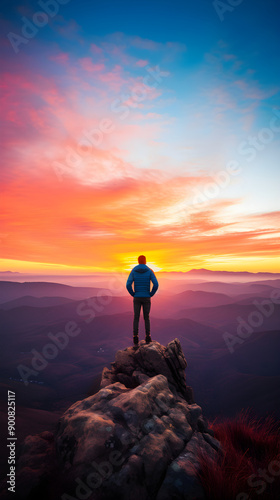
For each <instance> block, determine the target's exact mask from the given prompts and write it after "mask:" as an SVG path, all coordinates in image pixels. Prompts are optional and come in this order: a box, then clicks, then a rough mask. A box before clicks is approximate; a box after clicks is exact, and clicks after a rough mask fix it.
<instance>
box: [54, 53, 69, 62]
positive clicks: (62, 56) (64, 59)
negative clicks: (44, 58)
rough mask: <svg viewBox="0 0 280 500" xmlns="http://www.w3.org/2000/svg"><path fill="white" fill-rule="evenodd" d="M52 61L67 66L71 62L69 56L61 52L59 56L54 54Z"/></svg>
mask: <svg viewBox="0 0 280 500" xmlns="http://www.w3.org/2000/svg"><path fill="white" fill-rule="evenodd" d="M50 60H51V61H55V62H57V63H59V64H65V63H66V62H68V60H69V54H67V53H66V52H59V53H58V54H54V55H53V56H51V57H50Z"/></svg>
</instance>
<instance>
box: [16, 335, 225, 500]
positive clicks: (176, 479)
mask: <svg viewBox="0 0 280 500" xmlns="http://www.w3.org/2000/svg"><path fill="white" fill-rule="evenodd" d="M186 366H187V362H186V359H185V356H184V353H183V351H182V348H181V344H180V341H179V340H178V339H177V338H176V339H175V340H173V341H172V342H170V343H169V344H168V345H167V346H163V345H161V344H159V343H158V342H151V343H150V344H146V343H145V342H144V341H142V342H140V344H139V347H138V348H137V349H135V348H134V347H128V348H126V349H124V350H120V351H117V353H116V356H115V361H114V362H113V363H111V369H109V368H107V367H104V369H103V371H102V380H101V384H100V390H99V391H98V392H97V393H96V394H94V395H92V396H90V397H87V398H86V399H83V400H81V401H77V402H76V403H75V404H73V405H72V406H71V407H70V408H69V409H68V410H67V411H66V412H65V413H64V414H63V415H62V417H61V418H60V420H59V422H58V425H57V430H56V432H55V434H54V435H52V434H51V433H49V432H45V433H42V434H40V435H38V436H28V437H27V438H26V439H25V441H24V443H23V445H22V449H21V455H20V457H19V460H18V478H17V480H18V487H19V488H18V489H20V491H21V493H20V495H21V496H20V498H24V499H28V500H29V499H30V500H31V499H33V497H34V498H35V496H34V495H37V497H38V494H40V495H41V498H44V499H45V498H46V499H49V500H51V499H53V498H56V497H57V498H62V500H73V499H78V498H81V499H82V498H83V499H89V500H111V499H112V500H113V499H114V500H132V499H133V500H138V499H139V500H140V499H141V500H167V499H168V500H170V499H184V500H195V499H196V500H198V499H201V500H202V499H203V498H204V493H203V488H202V486H201V484H200V482H199V479H198V477H197V472H198V470H199V457H200V455H201V453H203V454H204V455H205V454H206V455H207V456H209V457H210V456H211V457H213V456H215V455H217V454H218V453H219V452H220V443H219V442H218V441H217V440H216V439H215V438H214V437H213V433H212V431H211V430H210V429H209V428H208V425H207V422H206V420H205V419H204V418H203V415H202V410H201V408H200V407H199V406H198V405H197V404H196V403H195V402H194V399H193V393H192V389H191V388H190V387H188V386H187V383H186V374H185V369H186ZM19 485H21V486H19ZM42 488H44V496H43V495H42V494H41V490H42Z"/></svg>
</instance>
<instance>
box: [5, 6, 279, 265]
mask: <svg viewBox="0 0 280 500" xmlns="http://www.w3.org/2000/svg"><path fill="white" fill-rule="evenodd" d="M64 2H65V0H64ZM44 3H46V4H48V3H47V2H45V1H44V0H42V2H41V6H40V2H38V1H27V2H24V3H23V2H19V1H13V2H8V1H4V2H3V3H2V11H3V19H2V21H1V33H2V37H1V52H2V56H3V61H4V64H3V68H2V72H3V78H4V80H3V81H4V85H3V88H4V89H5V96H4V100H3V103H4V107H5V113H4V115H5V117H4V127H3V137H4V139H5V140H6V143H5V146H4V149H3V155H4V158H5V159H6V163H5V164H4V173H5V177H4V179H6V181H5V180H4V182H7V183H12V182H13V180H15V179H18V174H19V171H20V172H21V174H22V175H23V176H25V177H26V179H25V180H26V182H27V180H28V179H29V176H31V177H30V179H31V178H32V179H33V181H34V182H35V180H34V179H38V178H40V179H41V180H42V179H43V178H45V179H46V178H48V179H51V178H52V176H53V175H54V171H55V172H56V173H57V171H56V170H57V168H56V167H54V165H57V164H60V168H61V165H63V164H64V165H65V162H66V163H67V161H68V162H69V161H70V160H69V157H70V156H71V155H72V156H71V157H72V159H73V157H74V156H75V155H76V158H77V151H80V150H79V147H80V144H81V143H86V141H87V139H85V136H86V137H88V136H89V135H90V131H91V133H93V132H92V131H93V130H96V129H97V128H98V127H99V126H100V122H101V121H102V120H104V119H106V120H111V122H112V123H113V127H112V128H113V129H114V130H113V131H112V133H111V132H110V133H107V132H106V133H100V131H99V132H97V134H100V136H101V135H102V138H101V140H100V142H99V143H98V144H97V143H94V148H93V150H92V155H91V156H88V157H87V158H83V159H82V161H81V162H80V163H79V166H78V167H73V164H71V165H70V166H69V164H68V165H66V168H65V171H64V172H63V179H64V184H60V189H61V190H62V191H63V190H64V189H66V181H67V182H70V181H71V182H72V181H73V182H75V183H77V186H90V187H91V189H95V188H96V186H97V188H98V189H102V190H103V193H104V199H111V198H112V196H113V193H114V190H115V187H114V185H113V184H114V183H116V182H118V183H123V185H124V188H123V189H124V192H123V196H124V197H123V198H121V197H120V199H119V200H118V202H116V203H117V207H118V208H120V207H124V206H126V207H130V203H132V207H135V205H136V206H138V208H139V207H141V210H143V206H142V198H143V197H144V196H145V194H143V193H142V192H140V193H138V195H137V196H138V197H139V198H137V196H136V200H133V201H131V195H130V194H129V183H130V182H131V179H141V178H145V179H146V182H152V183H153V182H155V184H156V187H155V193H157V192H158V199H157V200H156V199H155V200H153V203H154V205H153V203H152V205H153V206H154V208H150V207H148V209H147V210H148V211H147V213H146V218H147V219H148V220H149V227H148V229H147V231H148V233H145V231H144V229H143V228H142V225H141V224H142V223H140V226H139V228H138V229H137V230H136V233H135V234H136V236H135V234H134V228H133V224H134V222H133V220H132V221H131V222H130V221H127V220H126V221H125V222H124V225H123V226H121V227H120V232H119V236H118V237H120V238H128V236H127V235H128V234H130V233H129V231H131V242H132V243H131V245H132V247H133V241H134V239H135V238H136V239H137V238H138V236H139V235H141V238H144V240H145V238H147V237H148V238H150V237H151V233H152V234H153V230H154V228H156V231H157V232H158V237H159V242H158V245H159V246H160V248H162V247H164V244H163V240H164V238H169V240H170V238H172V239H173V240H174V245H177V246H178V247H180V245H181V239H182V234H183V235H184V236H183V238H186V239H191V238H192V239H193V240H194V239H195V238H202V239H201V245H202V246H203V245H204V244H205V243H204V238H208V240H207V241H210V239H211V238H212V239H213V249H210V254H211V252H216V251H217V247H219V245H220V244H218V241H220V240H219V238H221V237H222V235H223V236H224V237H225V238H228V240H231V238H232V239H233V240H234V241H235V238H237V239H238V235H240V237H241V238H243V239H244V248H243V247H242V249H240V247H239V245H237V247H236V255H235V256H234V255H232V254H231V252H229V249H228V248H226V249H225V250H224V251H225V255H224V256H223V255H220V254H219V255H218V257H216V256H215V258H214V257H213V259H212V260H211V255H210V254H209V255H208V256H207V255H206V256H205V255H204V254H203V251H202V250H201V254H199V255H201V266H202V267H207V265H208V267H210V266H211V262H215V265H216V262H218V260H219V258H220V261H221V262H226V261H227V259H231V262H235V263H236V265H239V264H240V263H241V262H242V255H243V254H242V251H244V252H245V254H246V255H249V254H250V253H252V252H253V253H255V255H256V256H255V257H254V258H255V260H253V261H252V265H253V266H256V265H257V264H256V262H257V260H258V259H259V258H260V256H262V258H263V253H265V248H264V243H267V249H268V250H267V255H266V257H265V259H267V262H268V260H269V259H270V255H272V256H273V259H274V260H273V262H274V263H275V262H276V261H275V259H276V245H277V238H278V235H279V234H280V230H279V222H278V221H279V217H278V215H277V214H279V196H278V190H279V181H280V174H279V144H280V131H279V125H280V100H279V95H280V93H279V92H280V83H279V81H280V79H279V76H280V75H279V68H280V65H279V48H278V47H279V13H280V7H279V4H278V2H276V1H272V0H268V1H266V2H264V1H261V0H257V1H256V0H243V1H242V0H240V1H239V2H238V0H227V1H225V2H221V1H220V2H212V1H206V0H198V1H184V2H183V1H178V0H175V1H172V2H171V1H160V2H159V1H147V0H144V1H142V2H141V5H137V4H135V3H132V2H128V1H125V0H122V1H118V2H112V1H109V0H105V1H102V2H93V1H90V0H87V1H86V0H82V1H79V2H78V1H77V0H76V1H75V0H69V1H68V2H66V3H65V4H61V5H59V4H58V2H56V0H55V3H56V5H57V7H56V9H57V13H56V15H54V16H49V17H48V18H47V21H46V25H45V26H43V27H39V28H38V29H36V28H35V29H36V33H35V35H34V36H31V37H30V38H29V39H27V38H26V39H25V42H24V43H19V45H18V50H17V51H15V50H14V49H13V47H12V44H11V41H10V40H9V39H8V37H7V35H8V34H9V33H11V32H12V33H14V34H15V35H23V36H25V34H24V33H23V31H22V30H23V27H24V23H25V20H23V19H22V17H23V16H24V18H25V19H28V21H32V19H33V17H34V15H35V16H36V13H38V11H40V10H42V5H43V4H44ZM237 4H238V5H237ZM50 5H54V4H53V2H50ZM230 5H236V6H235V7H231V6H230ZM223 6H224V8H225V11H224V12H223V13H221V10H220V11H219V12H218V11H217V9H219V8H220V9H223ZM50 8H51V7H50ZM221 17H222V20H221ZM156 68H158V69H156ZM158 72H160V73H159V75H161V76H158ZM151 75H157V76H151ZM147 81H149V85H146V84H145V83H144V82H147ZM152 82H153V83H152ZM69 151H70V152H71V154H70V153H69ZM19 158H20V162H21V163H20V166H19V163H18V159H19ZM73 161H74V160H72V163H73ZM233 162H235V163H234V165H235V167H234V169H233V170H231V171H230V173H229V168H230V166H232V164H233ZM18 169H19V170H18ZM221 178H223V179H225V178H226V179H227V181H225V184H223V182H222V181H221V183H219V179H221ZM30 179H29V185H30ZM56 180H57V179H56ZM60 180H61V179H60ZM33 181H32V182H33ZM9 186H10V184H9ZM171 186H173V187H171ZM6 187H7V186H6ZM10 187H11V186H10ZM168 187H169V190H168ZM110 189H112V191H110ZM152 192H153V193H154V191H152ZM11 196H12V195H11ZM152 196H156V195H155V194H153V195H152ZM107 197H108V198H107ZM198 198H200V203H197V199H198ZM129 200H130V201H129ZM137 203H138V205H137ZM157 203H158V204H157ZM118 208H116V210H117V209H118ZM99 209H100V214H102V206H100V207H99ZM129 210H131V207H130V208H129ZM145 210H146V208H145ZM13 217H16V214H13ZM81 219H83V221H84V222H83V223H82V224H81V227H82V228H89V227H90V228H91V229H90V230H89V229H88V233H87V234H88V240H89V244H92V241H91V240H90V238H91V237H93V236H94V235H95V236H96V237H98V238H99V240H100V245H101V247H102V245H103V247H102V248H103V249H104V246H105V245H106V244H107V239H106V238H108V237H109V235H110V234H115V233H114V231H113V232H112V233H111V229H108V228H107V225H106V224H107V222H106V223H105V222H104V219H103V217H102V216H101V215H100V221H97V222H96V227H95V226H94V229H92V227H91V226H92V224H93V221H92V220H90V221H87V220H86V217H85V216H84V214H83V216H82V217H81ZM36 224H37V222H36ZM36 224H35V222H34V225H35V226H36V227H37V225H36ZM61 224H62V222H61ZM73 224H74V226H75V224H76V222H73ZM104 224H105V226H106V228H105V229H104V227H103V226H104ZM130 224H131V226H130ZM35 226H34V227H35ZM75 227H76V226H75ZM79 227H80V226H79ZM125 228H126V229H125ZM127 228H130V229H129V230H128V229H127ZM35 229H36V228H35ZM35 229H34V231H35ZM142 230H143V233H142ZM83 231H84V229H83ZM188 231H189V232H188ZM35 232H36V231H35ZM259 232H260V233H259ZM77 234H78V233H77ZM82 234H83V236H81V238H84V237H85V233H84V232H83V233H82ZM102 235H103V236H104V238H105V240H104V241H103V242H102V241H101V240H102ZM120 235H121V236H120ZM77 237H79V236H77ZM139 237H140V236H139ZM161 238H163V240H161ZM177 238H179V239H180V242H179V243H178V241H177ZM209 238H210V239H209ZM266 238H267V241H265V239H266ZM35 239H36V238H35ZM260 240H261V247H260V248H259V247H258V242H259V241H260ZM164 241H165V240H164ZM211 241H212V240H211ZM246 242H247V243H248V248H247V250H246V251H245V247H246V244H247V243H246ZM155 244H156V243H155ZM254 245H255V246H254ZM152 246H153V245H152ZM225 246H227V245H225ZM230 246H232V248H233V254H234V252H235V250H234V243H232V244H231V245H230ZM45 247H46V244H45ZM167 247H168V245H167ZM210 247H211V245H210ZM258 248H259V250H258ZM215 249H216V250H215ZM252 249H253V250H252ZM129 252H130V253H129ZM129 252H128V255H126V254H125V257H122V258H124V259H126V261H129V259H130V255H131V252H132V250H131V251H130V250H129ZM151 252H152V250H151ZM165 252H166V255H167V254H168V248H167V249H166V250H165ZM180 252H181V250H180V251H179V255H181V253H180ZM192 252H194V250H192V251H190V255H189V256H188V259H189V258H193V259H194V263H195V259H197V255H195V254H194V253H192ZM240 252H241V253H240ZM19 253H20V251H19ZM23 253H24V252H23ZM101 253H102V252H101ZM103 253H104V251H103ZM245 254H244V255H245ZM10 255H17V253H15V254H14V253H13V252H11V250H10V246H9V245H8V247H7V253H6V256H7V258H8V257H9V256H10ZM39 255H40V251H39V250H38V249H37V250H36V252H35V251H34V257H33V258H34V260H36V259H41V261H43V262H45V261H47V258H49V257H50V256H48V255H42V256H41V257H39ZM100 255H101V254H100ZM163 255H165V254H164V253H163ZM215 255H216V254H215ZM19 257H20V256H18V257H17V258H18V259H19ZM100 258H101V257H100ZM117 258H118V259H119V258H120V257H117ZM42 259H43V260H42ZM162 259H163V256H162ZM223 259H224V260H223ZM234 259H236V260H234ZM263 259H264V258H263ZM70 260H71V259H70ZM85 260H86V259H85ZM101 260H102V259H101ZM115 261H116V258H115ZM263 261H264V260H263ZM71 262H72V261H71ZM69 265H70V261H69ZM100 266H101V267H102V264H100Z"/></svg>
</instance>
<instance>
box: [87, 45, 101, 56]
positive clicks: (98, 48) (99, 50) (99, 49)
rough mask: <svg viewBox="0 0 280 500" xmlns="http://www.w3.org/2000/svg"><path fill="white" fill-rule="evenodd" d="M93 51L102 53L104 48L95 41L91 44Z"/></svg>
mask: <svg viewBox="0 0 280 500" xmlns="http://www.w3.org/2000/svg"><path fill="white" fill-rule="evenodd" d="M90 50H91V52H92V53H93V54H94V55H96V54H102V52H103V51H102V49H101V48H100V47H98V45H95V43H92V44H91V46H90Z"/></svg>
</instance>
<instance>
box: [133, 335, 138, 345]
mask: <svg viewBox="0 0 280 500" xmlns="http://www.w3.org/2000/svg"><path fill="white" fill-rule="evenodd" d="M138 342H139V338H138V335H133V344H134V345H135V346H138Z"/></svg>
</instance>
